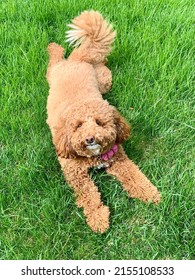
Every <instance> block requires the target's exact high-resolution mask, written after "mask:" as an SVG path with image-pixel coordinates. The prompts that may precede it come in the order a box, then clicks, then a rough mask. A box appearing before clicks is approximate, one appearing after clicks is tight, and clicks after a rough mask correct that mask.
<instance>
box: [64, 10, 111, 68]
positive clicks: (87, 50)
mask: <svg viewBox="0 0 195 280" xmlns="http://www.w3.org/2000/svg"><path fill="white" fill-rule="evenodd" d="M68 26H69V27H70V28H71V30H69V31H67V32H66V41H67V42H69V43H70V44H72V45H74V46H75V47H76V48H75V50H74V51H73V52H72V54H71V55H70V58H71V59H74V60H79V61H86V62H89V63H92V64H97V63H101V62H104V61H105V59H106V57H107V55H108V54H109V53H110V52H111V45H112V43H113V41H114V38H115V36H116V32H115V31H113V28H112V25H111V24H109V23H108V22H107V21H106V20H105V19H104V18H103V17H102V15H101V14H100V13H99V12H96V11H85V12H82V13H81V14H80V15H79V16H78V17H76V18H74V19H73V20H72V23H71V24H69V25H68Z"/></svg>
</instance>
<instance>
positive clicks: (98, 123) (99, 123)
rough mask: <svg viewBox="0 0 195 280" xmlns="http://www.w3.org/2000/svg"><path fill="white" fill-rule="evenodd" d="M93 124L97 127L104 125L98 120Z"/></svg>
mask: <svg viewBox="0 0 195 280" xmlns="http://www.w3.org/2000/svg"><path fill="white" fill-rule="evenodd" d="M95 122H96V124H97V125H99V126H103V125H104V124H103V123H102V122H101V121H100V120H96V121H95Z"/></svg>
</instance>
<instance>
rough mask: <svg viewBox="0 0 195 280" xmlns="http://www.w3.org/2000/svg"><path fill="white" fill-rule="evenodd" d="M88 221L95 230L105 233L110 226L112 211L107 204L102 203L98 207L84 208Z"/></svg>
mask: <svg viewBox="0 0 195 280" xmlns="http://www.w3.org/2000/svg"><path fill="white" fill-rule="evenodd" d="M84 214H85V215H86V217H87V223H88V225H89V226H90V228H91V229H92V230H93V231H94V232H100V233H104V232H106V231H107V229H108V228H109V215H110V211H109V208H108V207H107V206H104V205H101V206H100V207H99V208H97V209H93V210H91V211H90V210H89V209H88V210H84Z"/></svg>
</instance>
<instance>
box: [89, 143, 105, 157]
mask: <svg viewBox="0 0 195 280" xmlns="http://www.w3.org/2000/svg"><path fill="white" fill-rule="evenodd" d="M86 148H87V149H88V150H89V151H90V152H91V154H92V155H93V156H98V155H100V154H101V149H102V146H101V145H99V144H93V145H87V146H86Z"/></svg>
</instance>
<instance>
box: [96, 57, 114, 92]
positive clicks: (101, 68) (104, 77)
mask: <svg viewBox="0 0 195 280" xmlns="http://www.w3.org/2000/svg"><path fill="white" fill-rule="evenodd" d="M94 69H95V72H96V77H97V81H98V87H99V91H100V92H101V93H107V92H108V91H109V90H110V88H111V86H112V73H111V71H110V70H109V69H108V67H106V66H105V65H104V64H103V63H99V64H96V65H94Z"/></svg>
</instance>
